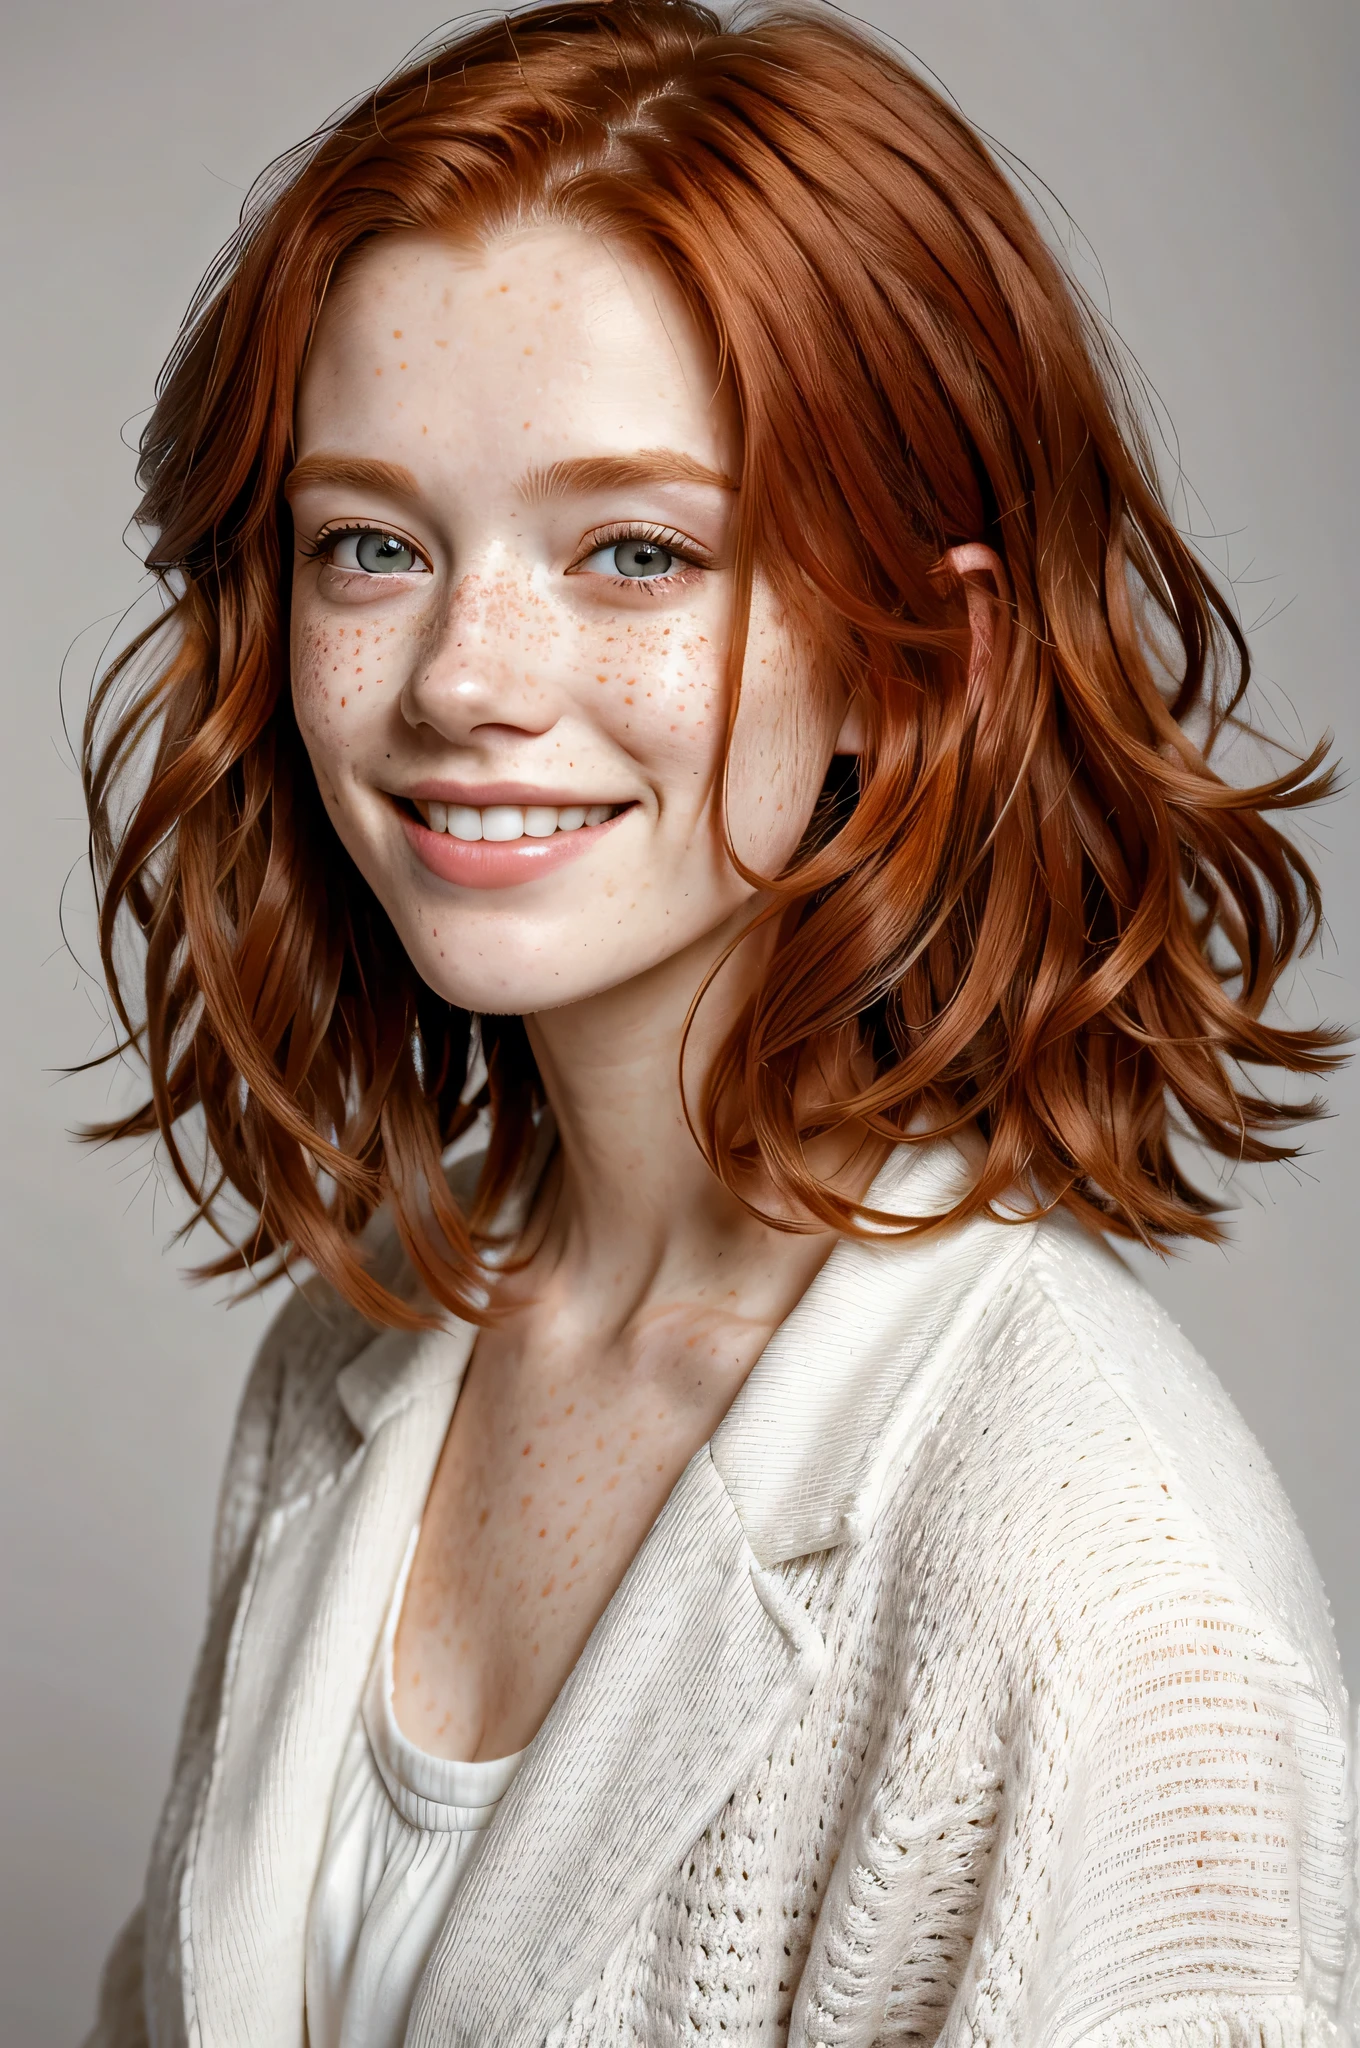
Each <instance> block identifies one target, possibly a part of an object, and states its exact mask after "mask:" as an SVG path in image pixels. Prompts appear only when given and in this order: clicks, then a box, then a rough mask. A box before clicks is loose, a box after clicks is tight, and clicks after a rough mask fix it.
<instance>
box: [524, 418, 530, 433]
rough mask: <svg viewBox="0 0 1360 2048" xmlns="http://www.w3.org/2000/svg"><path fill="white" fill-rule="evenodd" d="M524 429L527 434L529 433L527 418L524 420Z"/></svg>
mask: <svg viewBox="0 0 1360 2048" xmlns="http://www.w3.org/2000/svg"><path fill="white" fill-rule="evenodd" d="M524 431H525V433H526V434H527V433H528V431H529V422H528V420H526V421H525V422H524Z"/></svg>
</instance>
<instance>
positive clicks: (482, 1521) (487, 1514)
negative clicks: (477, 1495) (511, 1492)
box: [477, 1508, 491, 1529]
mask: <svg viewBox="0 0 1360 2048" xmlns="http://www.w3.org/2000/svg"><path fill="white" fill-rule="evenodd" d="M490 1519H491V1510H490V1508H483V1509H482V1512H481V1513H480V1515H478V1517H477V1527H478V1528H479V1529H484V1528H485V1527H486V1525H487V1523H488V1522H489V1521H490Z"/></svg>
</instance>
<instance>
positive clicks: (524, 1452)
mask: <svg viewBox="0 0 1360 2048" xmlns="http://www.w3.org/2000/svg"><path fill="white" fill-rule="evenodd" d="M532 1449H533V1445H532V1444H526V1445H525V1446H524V1449H523V1450H522V1451H521V1452H520V1456H521V1458H527V1457H528V1455H529V1453H530V1451H531V1450H532Z"/></svg>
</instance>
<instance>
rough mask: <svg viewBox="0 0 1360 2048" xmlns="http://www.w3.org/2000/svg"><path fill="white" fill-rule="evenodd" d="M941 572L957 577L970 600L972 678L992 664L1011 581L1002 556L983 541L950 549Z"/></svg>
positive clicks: (969, 623)
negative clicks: (1000, 610)
mask: <svg viewBox="0 0 1360 2048" xmlns="http://www.w3.org/2000/svg"><path fill="white" fill-rule="evenodd" d="M939 573H940V574H941V575H944V576H956V577H957V578H958V580H959V582H960V583H962V585H963V590H964V596H965V597H966V598H967V600H968V629H969V632H970V633H971V634H972V640H973V644H972V648H971V650H970V652H969V656H968V672H969V680H970V681H972V680H975V679H976V678H978V677H980V676H981V675H982V674H983V673H985V671H986V670H987V668H988V667H989V666H990V665H991V659H992V649H993V647H994V646H995V645H996V615H997V607H998V606H999V605H1002V604H1005V603H1006V601H1007V599H1008V598H1009V596H1010V584H1009V582H1008V580H1007V577H1006V571H1005V569H1004V568H1003V567H1002V564H1001V557H1000V555H998V554H997V553H996V552H995V550H994V549H992V548H989V547H987V546H986V545H985V544H984V543H983V542H982V541H980V540H969V541H964V542H963V543H962V544H961V545H960V546H958V547H956V548H950V549H949V550H948V551H947V552H946V553H945V554H944V555H943V556H942V557H941V559H940V566H939Z"/></svg>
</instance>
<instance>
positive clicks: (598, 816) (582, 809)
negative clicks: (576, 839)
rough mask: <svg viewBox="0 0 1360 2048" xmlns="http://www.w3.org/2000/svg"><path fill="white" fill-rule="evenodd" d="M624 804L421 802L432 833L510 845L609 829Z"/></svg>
mask: <svg viewBox="0 0 1360 2048" xmlns="http://www.w3.org/2000/svg"><path fill="white" fill-rule="evenodd" d="M626 808H627V807H626V805H624V804H564V805H562V806H561V807H560V808H559V807H558V806H557V805H555V804H487V805H485V806H484V807H483V808H482V809H480V810H478V809H476V808H474V806H473V805H471V804H441V803H436V802H434V800H433V799H431V800H430V801H428V802H424V803H422V802H420V801H419V800H417V802H416V809H417V810H418V811H419V813H420V815H421V817H422V818H423V819H424V821H425V823H426V824H427V825H428V826H429V828H430V830H431V832H447V833H448V835H449V837H450V838H451V839H462V840H465V841H467V842H469V843H471V844H474V845H475V844H476V842H477V841H478V840H480V839H490V840H493V841H495V842H496V843H497V844H501V845H504V844H508V843H510V842H511V841H513V840H516V839H551V838H552V836H553V834H554V833H555V832H579V831H581V830H582V829H583V828H584V827H585V826H587V825H605V824H608V822H609V820H610V819H611V818H616V817H617V816H618V814H619V812H620V811H622V810H624V809H626Z"/></svg>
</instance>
